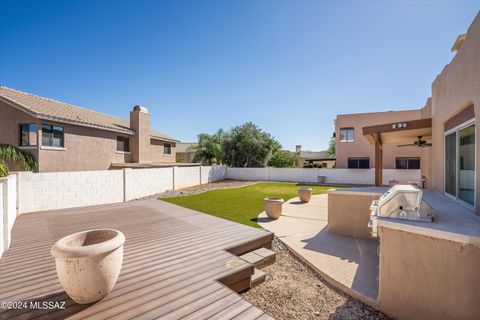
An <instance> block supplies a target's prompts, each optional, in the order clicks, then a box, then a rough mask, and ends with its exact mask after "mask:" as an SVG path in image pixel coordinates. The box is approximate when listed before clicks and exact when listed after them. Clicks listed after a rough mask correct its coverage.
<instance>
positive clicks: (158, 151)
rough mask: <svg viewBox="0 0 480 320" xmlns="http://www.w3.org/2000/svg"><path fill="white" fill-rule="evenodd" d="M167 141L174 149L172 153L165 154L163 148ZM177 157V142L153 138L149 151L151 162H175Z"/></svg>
mask: <svg viewBox="0 0 480 320" xmlns="http://www.w3.org/2000/svg"><path fill="white" fill-rule="evenodd" d="M165 143H168V144H170V146H171V150H172V153H171V154H164V152H163V151H164V149H163V148H164V144H165ZM175 157H176V153H175V143H173V142H164V141H160V140H156V139H151V141H150V147H149V151H148V159H150V162H158V163H175Z"/></svg>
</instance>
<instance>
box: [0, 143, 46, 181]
mask: <svg viewBox="0 0 480 320" xmlns="http://www.w3.org/2000/svg"><path fill="white" fill-rule="evenodd" d="M7 162H12V163H15V164H18V165H19V166H20V167H21V168H22V169H23V170H28V171H36V170H37V163H36V162H35V158H34V157H33V156H32V155H31V154H30V153H28V152H25V151H23V150H21V149H19V148H17V147H15V146H12V145H9V144H0V177H6V176H7V175H8V173H9V169H8V165H7Z"/></svg>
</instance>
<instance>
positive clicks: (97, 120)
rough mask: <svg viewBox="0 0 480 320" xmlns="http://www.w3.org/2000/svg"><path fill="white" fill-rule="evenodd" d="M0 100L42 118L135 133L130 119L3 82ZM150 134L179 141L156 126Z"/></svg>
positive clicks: (0, 89)
mask: <svg viewBox="0 0 480 320" xmlns="http://www.w3.org/2000/svg"><path fill="white" fill-rule="evenodd" d="M0 100H2V101H4V102H5V103H8V104H10V105H13V106H15V107H17V108H18V109H20V110H22V111H24V112H26V113H28V114H30V115H32V116H34V117H36V118H39V119H43V120H51V121H57V122H62V123H69V124H73V125H78V126H85V127H92V128H97V129H104V130H108V131H115V132H120V133H126V134H135V131H134V130H132V129H131V128H130V121H129V120H125V119H121V118H117V117H114V116H111V115H108V114H104V113H101V112H97V111H93V110H89V109H85V108H81V107H77V106H74V105H71V104H68V103H64V102H60V101H57V100H53V99H49V98H44V97H40V96H37V95H33V94H30V93H26V92H22V91H18V90H14V89H10V88H7V87H4V86H0ZM151 136H152V138H159V139H165V140H171V141H177V140H176V139H174V138H172V137H169V136H168V135H166V134H163V133H161V132H158V131H155V130H153V129H152V130H151Z"/></svg>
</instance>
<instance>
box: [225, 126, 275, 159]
mask: <svg viewBox="0 0 480 320" xmlns="http://www.w3.org/2000/svg"><path fill="white" fill-rule="evenodd" d="M279 147H280V144H279V143H278V142H277V141H276V140H274V139H273V138H272V137H271V136H270V134H268V133H266V132H264V131H262V130H261V129H260V128H259V127H258V126H256V125H255V124H253V123H252V122H247V123H245V124H243V125H241V126H237V127H234V128H232V129H231V130H230V131H229V132H228V133H227V134H225V137H224V139H223V141H222V149H223V161H224V163H225V164H226V165H228V166H232V167H265V166H266V165H267V163H268V161H269V160H270V159H271V157H272V154H273V152H274V151H275V150H277V149H279Z"/></svg>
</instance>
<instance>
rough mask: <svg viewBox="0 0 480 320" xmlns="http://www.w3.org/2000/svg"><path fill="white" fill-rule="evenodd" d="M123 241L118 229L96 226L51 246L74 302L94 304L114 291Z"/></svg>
mask: <svg viewBox="0 0 480 320" xmlns="http://www.w3.org/2000/svg"><path fill="white" fill-rule="evenodd" d="M124 242H125V236H124V235H123V233H121V232H120V231H118V230H113V229H94V230H87V231H82V232H78V233H74V234H71V235H68V236H66V237H63V238H62V239H60V240H58V241H57V242H56V243H55V244H54V245H53V246H52V249H51V254H52V256H53V257H55V264H56V267H57V275H58V279H59V280H60V283H61V284H62V287H63V289H64V290H65V292H66V293H67V294H68V295H69V296H70V298H72V300H73V301H75V302H76V303H80V304H87V303H92V302H95V301H98V300H100V299H102V298H103V297H105V296H106V295H107V294H109V293H110V291H112V288H113V286H114V285H115V282H117V279H118V276H119V274H120V269H121V268H122V263H123V244H124Z"/></svg>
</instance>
